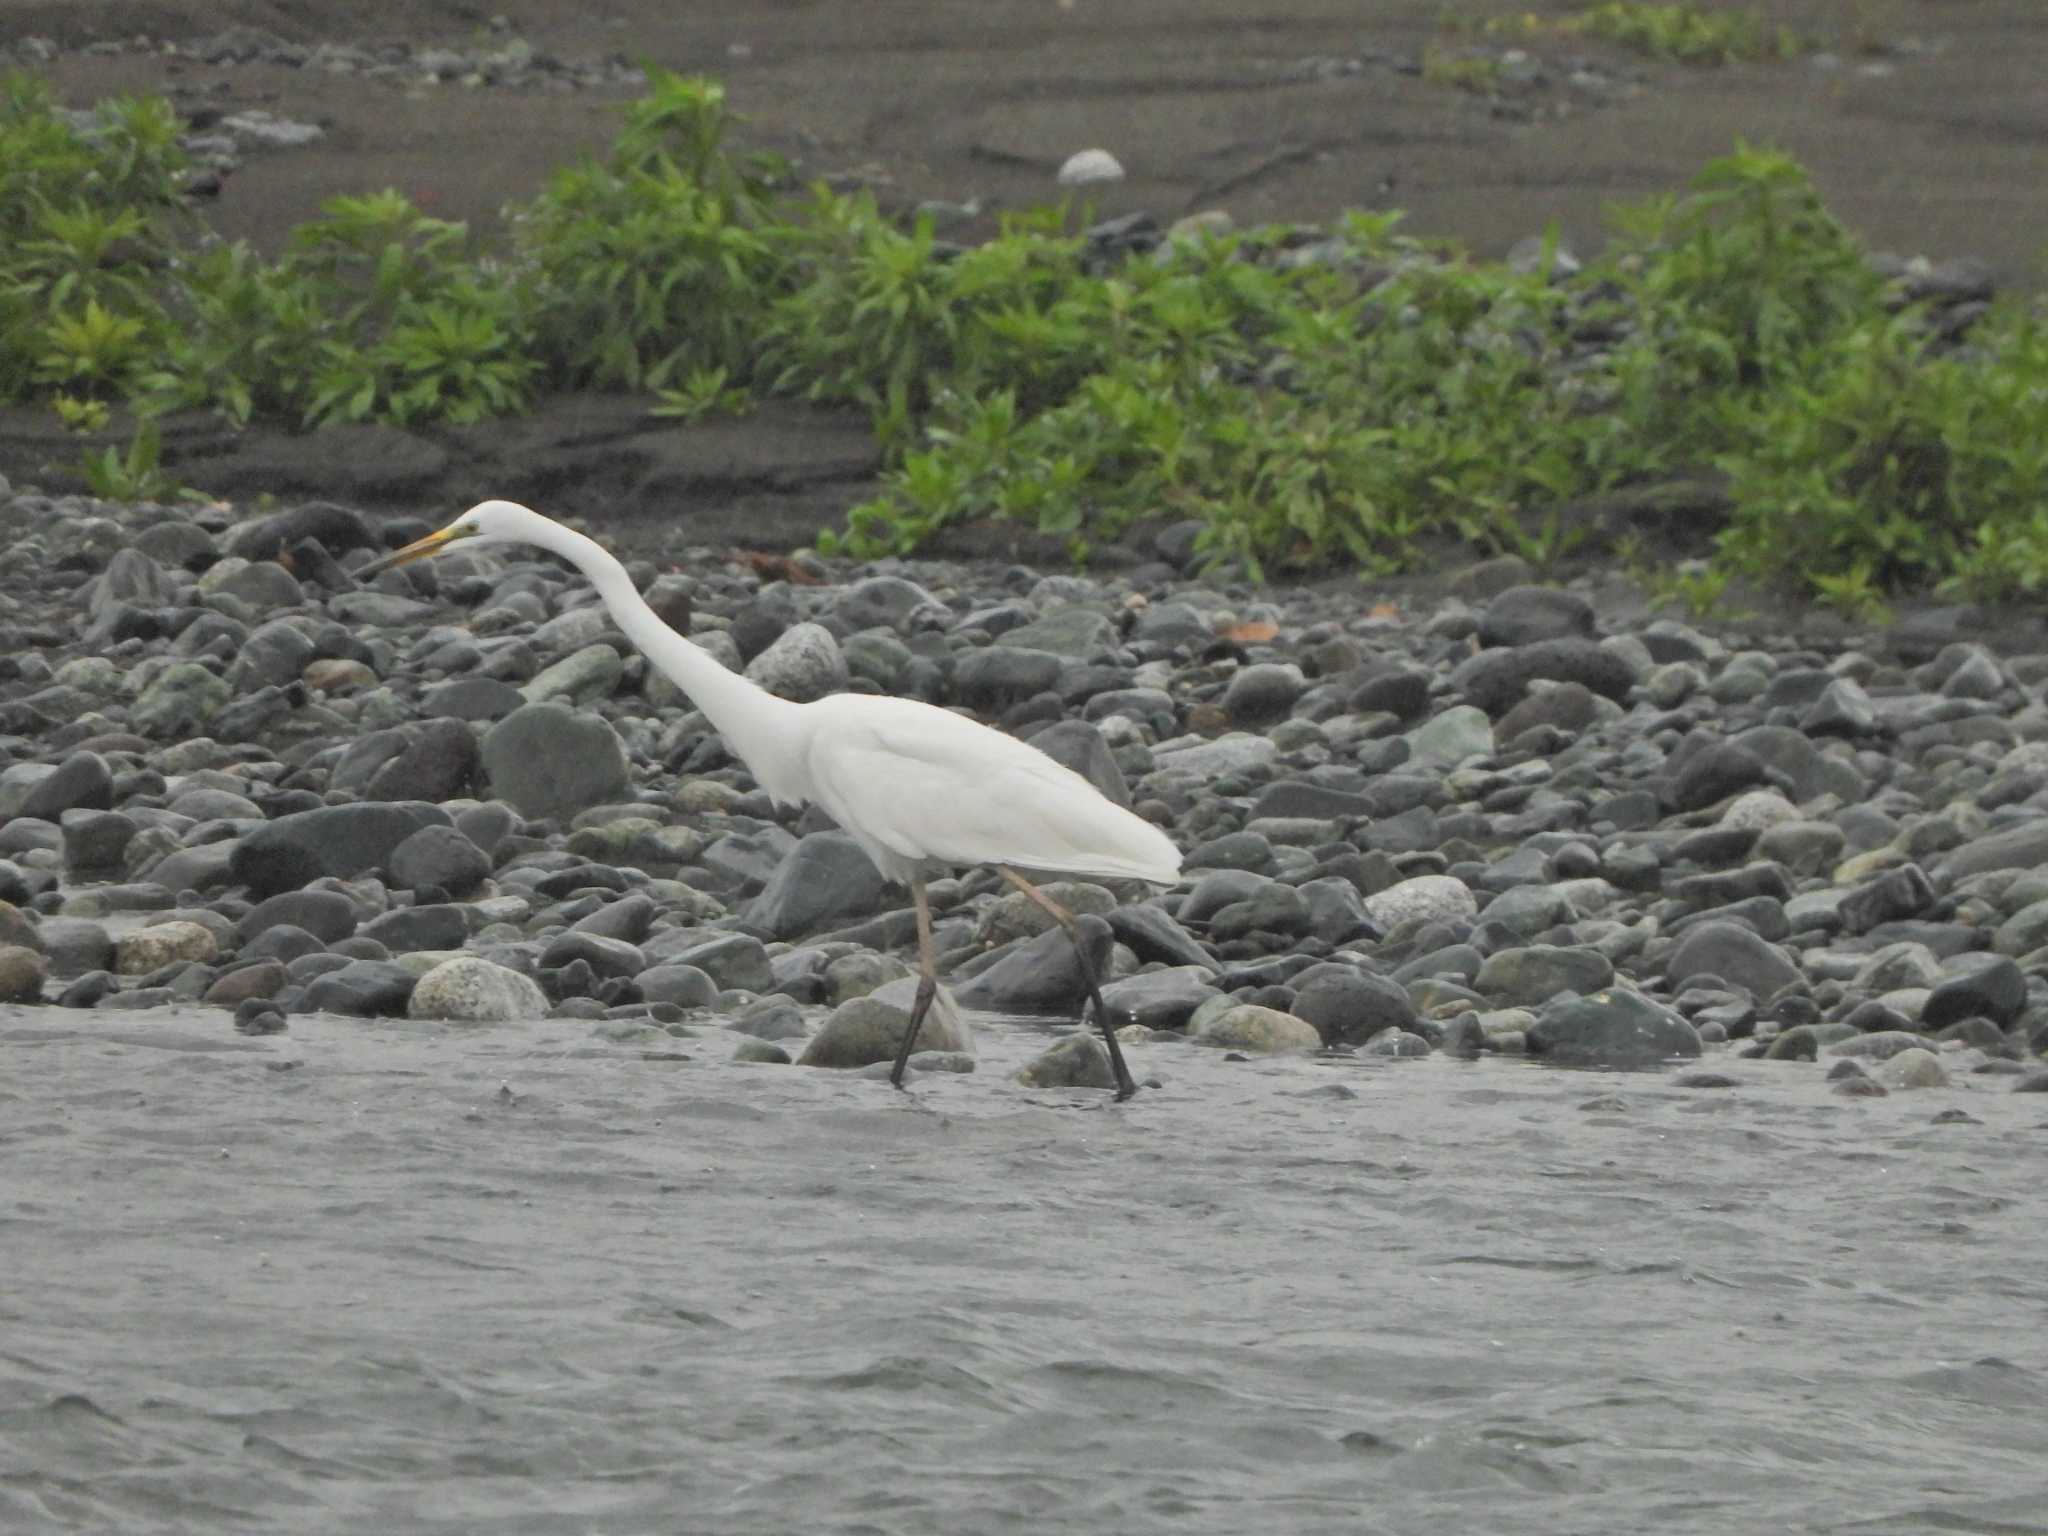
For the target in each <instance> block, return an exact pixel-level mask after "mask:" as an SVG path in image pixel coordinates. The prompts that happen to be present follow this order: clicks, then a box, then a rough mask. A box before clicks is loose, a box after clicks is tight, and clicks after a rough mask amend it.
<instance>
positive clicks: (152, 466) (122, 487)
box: [79, 421, 185, 501]
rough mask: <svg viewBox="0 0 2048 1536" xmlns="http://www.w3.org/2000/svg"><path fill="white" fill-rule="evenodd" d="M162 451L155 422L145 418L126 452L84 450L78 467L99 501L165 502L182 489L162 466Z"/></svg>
mask: <svg viewBox="0 0 2048 1536" xmlns="http://www.w3.org/2000/svg"><path fill="white" fill-rule="evenodd" d="M162 452H163V443H162V440H161V438H160V437H159V435H158V433H157V428H156V424H155V423H154V422H149V421H145V422H143V423H142V425H141V426H139V427H137V428H136V431H135V436H134V437H133V438H132V439H130V440H129V443H128V448H127V451H126V452H122V451H120V450H117V449H115V448H113V447H107V448H102V449H101V450H100V451H99V452H98V453H88V454H87V455H86V456H85V457H84V459H82V460H81V461H80V463H79V470H80V472H81V473H82V474H83V475H84V476H85V483H86V485H87V487H88V488H89V489H90V490H91V491H92V493H93V495H95V496H97V497H99V498H100V500H102V501H169V500H171V499H172V498H173V497H176V496H181V495H183V494H185V491H184V488H183V487H182V486H180V485H179V484H178V483H177V482H176V481H175V480H173V479H172V478H171V477H170V475H169V474H167V473H166V472H165V471H164V469H163V468H162V464H161V460H162Z"/></svg>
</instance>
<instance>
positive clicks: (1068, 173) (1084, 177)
mask: <svg viewBox="0 0 2048 1536" xmlns="http://www.w3.org/2000/svg"><path fill="white" fill-rule="evenodd" d="M1123 179H1124V168H1123V167H1122V166H1121V165H1119V164H1118V163H1117V158H1116V156H1115V155H1112V154H1111V153H1110V152H1109V151H1108V150H1106V149H1084V150H1081V151H1080V152H1079V153H1077V154H1072V155H1069V156H1067V163H1066V164H1065V165H1063V166H1061V167H1060V175H1059V183H1060V185H1061V186H1063V187H1093V186H1098V185H1100V184H1101V183H1103V182H1105V181H1122V180H1123Z"/></svg>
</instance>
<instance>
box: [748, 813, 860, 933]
mask: <svg viewBox="0 0 2048 1536" xmlns="http://www.w3.org/2000/svg"><path fill="white" fill-rule="evenodd" d="M887 890H888V881H886V880H885V879H884V878H883V877H882V873H881V871H880V870H878V869H876V868H875V865H874V861H873V860H872V859H870V858H869V857H868V856H867V854H866V853H865V852H863V851H862V849H861V846H860V844H858V843H856V842H855V841H854V840H853V838H852V837H851V836H849V835H848V834H847V833H845V832H839V831H831V832H813V833H811V834H810V835H809V836H808V837H806V838H804V839H802V840H801V841H800V842H798V843H797V845H796V847H794V848H793V849H791V850H790V852H789V854H788V856H787V857H786V858H784V859H783V860H782V862H781V863H780V864H778V865H777V866H776V868H775V873H774V874H772V875H770V876H769V877H768V883H767V885H765V886H764V887H762V890H761V894H760V895H759V896H756V897H755V898H754V899H753V901H751V902H750V903H748V905H747V910H746V922H747V925H748V926H749V927H751V928H755V929H757V930H759V931H760V932H762V933H765V934H767V935H768V936H769V937H770V938H775V939H797V938H802V937H803V936H805V935H806V934H812V933H817V932H820V931H822V930H824V929H828V928H837V927H843V926H844V925H845V924H847V923H848V922H851V921H853V920H854V919H856V918H862V917H867V916H869V915H870V914H871V913H873V912H874V911H875V910H876V909H877V908H879V907H880V906H881V904H882V898H883V896H884V894H885V893H886V892H887Z"/></svg>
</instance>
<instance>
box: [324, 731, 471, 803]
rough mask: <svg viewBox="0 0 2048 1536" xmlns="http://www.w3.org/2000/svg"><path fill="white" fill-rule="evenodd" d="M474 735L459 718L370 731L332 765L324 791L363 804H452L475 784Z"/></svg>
mask: <svg viewBox="0 0 2048 1536" xmlns="http://www.w3.org/2000/svg"><path fill="white" fill-rule="evenodd" d="M476 769H477V745H476V737H475V736H473V735H471V734H470V730H469V727H468V726H467V725H465V724H463V723H462V722H461V721H459V720H428V721H425V722H423V723H421V724H419V725H408V726H402V727H399V728H397V729H394V730H388V731H375V732H372V733H371V734H370V735H368V736H365V737H363V738H361V739H360V740H359V741H357V742H356V743H355V744H354V745H353V746H351V747H350V748H349V750H348V751H347V752H345V753H344V754H342V757H341V760H340V761H339V762H337V763H336V764H335V765H334V772H333V774H332V775H331V776H330V778H329V781H328V783H329V787H330V788H333V789H344V790H348V791H350V792H351V793H354V794H358V795H361V796H362V797H363V798H364V799H366V800H427V801H435V802H438V801H442V800H452V799H454V798H455V797H456V796H458V795H460V794H462V793H464V792H465V791H466V790H467V789H468V788H469V787H470V786H471V784H472V783H473V782H474V780H475V778H476Z"/></svg>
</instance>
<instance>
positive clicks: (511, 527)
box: [356, 501, 559, 580]
mask: <svg viewBox="0 0 2048 1536" xmlns="http://www.w3.org/2000/svg"><path fill="white" fill-rule="evenodd" d="M557 527H559V525H558V524H555V523H551V522H549V521H548V520H547V519H546V518H544V517H542V516H541V515H540V514H539V513H538V512H535V511H532V510H531V509H529V508H526V507H522V506H520V505H519V503H518V502H516V501H480V502H478V503H477V504H476V505H475V506H473V507H471V508H470V509H469V510H468V511H467V512H465V513H463V514H462V516H460V517H458V518H457V519H455V521H454V522H452V523H450V524H449V525H448V526H447V527H446V528H442V529H438V530H437V531H435V532H433V533H430V534H428V535H427V536H426V537H425V538H424V539H415V540H414V541H413V542H412V543H410V544H408V545H406V546H405V548H403V549H399V550H393V551H392V552H391V553H390V554H388V555H386V556H385V557H384V558H383V559H381V560H373V561H371V562H370V563H369V564H368V565H366V566H364V567H363V568H362V569H361V570H359V571H357V572H356V578H357V580H362V579H364V578H366V577H370V576H375V575H376V574H377V573H378V572H379V571H388V570H391V569H393V568H394V567H396V566H401V565H410V564H412V562H413V561H415V560H424V559H426V558H427V557H428V556H429V555H438V554H439V553H441V551H442V550H444V549H452V548H454V547H455V546H456V545H458V544H460V545H464V546H469V545H474V544H540V545H542V546H544V547H550V546H549V540H548V538H547V532H548V530H550V529H555V528H557Z"/></svg>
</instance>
